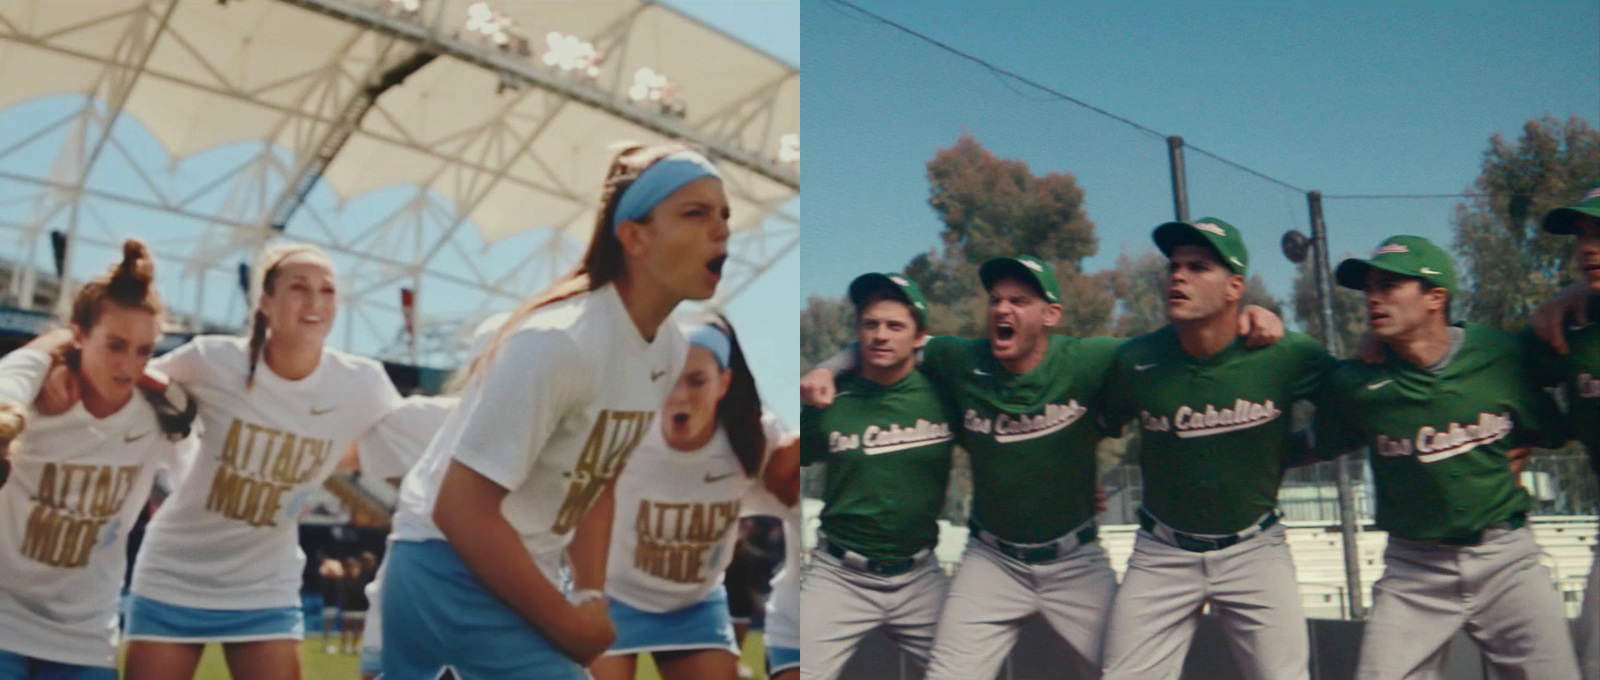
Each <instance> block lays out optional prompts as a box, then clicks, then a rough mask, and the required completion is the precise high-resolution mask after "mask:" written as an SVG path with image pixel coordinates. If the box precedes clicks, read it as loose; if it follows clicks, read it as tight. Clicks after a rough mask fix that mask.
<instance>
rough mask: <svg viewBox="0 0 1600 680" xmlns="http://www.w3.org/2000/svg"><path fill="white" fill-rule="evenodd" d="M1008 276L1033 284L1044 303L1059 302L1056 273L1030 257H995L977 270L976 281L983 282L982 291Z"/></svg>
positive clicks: (1059, 286)
mask: <svg viewBox="0 0 1600 680" xmlns="http://www.w3.org/2000/svg"><path fill="white" fill-rule="evenodd" d="M1008 276H1014V277H1019V278H1021V279H1022V280H1023V281H1024V282H1029V281H1031V282H1033V285H1034V287H1036V288H1038V289H1039V294H1040V295H1042V296H1044V301H1045V302H1049V303H1052V304H1060V302H1061V284H1060V283H1057V282H1056V273H1055V272H1053V271H1050V265H1047V264H1045V263H1044V262H1043V261H1041V260H1040V259H1039V258H1037V257H1034V256H1032V255H1018V256H1016V257H997V258H994V259H992V260H989V261H988V262H985V263H983V266H982V267H979V268H978V279H979V280H981V281H983V289H984V290H989V289H990V288H993V287H994V282H995V281H998V280H1000V279H1003V278H1006V277H1008Z"/></svg>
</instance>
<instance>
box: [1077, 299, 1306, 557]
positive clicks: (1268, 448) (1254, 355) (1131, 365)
mask: <svg viewBox="0 0 1600 680" xmlns="http://www.w3.org/2000/svg"><path fill="white" fill-rule="evenodd" d="M1333 362H1334V360H1333V357H1331V356H1329V355H1328V353H1327V351H1326V350H1324V349H1323V348H1322V346H1321V345H1319V344H1317V342H1316V341H1315V340H1313V339H1311V337H1310V336H1308V335H1305V334H1303V333H1288V334H1287V335H1285V336H1284V338H1283V340H1281V341H1279V342H1278V343H1277V344H1274V345H1272V346H1270V347H1262V348H1259V349H1249V348H1246V347H1245V346H1244V342H1243V340H1241V339H1239V338H1235V339H1234V340H1233V342H1232V343H1230V344H1229V345H1228V346H1227V347H1226V348H1224V349H1223V350H1222V351H1220V352H1218V353H1217V354H1215V355H1213V356H1210V357H1205V358H1200V357H1195V356H1192V355H1190V354H1189V353H1188V352H1185V351H1184V349H1183V347H1182V346H1181V345H1180V344H1179V342H1178V333H1177V328H1176V327H1174V326H1170V325H1169V326H1167V327H1165V328H1162V329H1161V330H1158V331H1155V332H1154V333H1150V334H1148V335H1143V336H1140V337H1138V338H1134V339H1133V340H1130V341H1129V342H1128V343H1127V344H1125V345H1123V346H1122V348H1121V350H1120V351H1118V352H1117V355H1116V358H1115V359H1114V360H1113V362H1112V367H1111V371H1110V373H1109V375H1107V377H1106V389H1105V408H1106V414H1107V424H1108V425H1109V426H1112V427H1114V428H1116V429H1118V430H1120V428H1121V426H1122V424H1123V423H1126V422H1128V421H1130V420H1131V421H1136V427H1139V428H1140V430H1141V442H1140V445H1139V466H1140V469H1141V471H1142V472H1143V476H1144V505H1145V507H1146V508H1148V509H1149V510H1150V512H1151V513H1153V514H1154V515H1155V516H1156V517H1158V518H1160V519H1161V520H1162V521H1163V522H1166V523H1167V524H1170V525H1172V526H1173V527H1174V528H1176V529H1178V530H1180V531H1186V532H1192V533H1202V534H1227V533H1234V532H1237V531H1240V530H1242V529H1244V528H1246V527H1248V526H1249V525H1250V524H1251V523H1252V522H1254V521H1255V520H1256V519H1258V518H1259V517H1261V516H1262V515H1264V514H1266V513H1267V512H1269V511H1271V510H1272V509H1273V508H1274V507H1276V506H1277V501H1278V485H1279V484H1280V483H1281V482H1282V479H1283V459H1284V458H1285V457H1286V454H1287V453H1289V451H1290V448H1291V447H1292V446H1293V445H1294V443H1293V442H1292V441H1291V439H1292V438H1291V437H1290V427H1291V422H1290V421H1291V417H1290V414H1291V407H1292V405H1293V404H1294V402H1295V401H1296V400H1299V399H1313V398H1315V397H1317V394H1318V391H1319V389H1320V387H1321V384H1322V380H1323V379H1324V378H1325V376H1326V374H1327V371H1328V370H1329V369H1330V368H1331V367H1332V366H1333Z"/></svg>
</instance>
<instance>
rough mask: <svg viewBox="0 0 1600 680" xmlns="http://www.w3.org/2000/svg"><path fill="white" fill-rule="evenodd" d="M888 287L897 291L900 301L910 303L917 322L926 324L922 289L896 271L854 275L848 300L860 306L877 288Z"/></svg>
mask: <svg viewBox="0 0 1600 680" xmlns="http://www.w3.org/2000/svg"><path fill="white" fill-rule="evenodd" d="M883 289H889V290H893V291H895V292H897V293H899V295H898V296H896V297H898V298H900V301H901V302H904V303H906V304H908V305H911V313H912V314H914V315H916V317H917V323H920V324H922V325H923V326H927V325H928V301H927V300H926V299H924V298H923V297H922V289H921V288H919V287H917V282H916V281H912V280H911V279H908V278H906V277H904V276H901V275H900V274H897V273H893V272H891V273H887V274H878V273H869V274H862V275H860V276H857V277H856V280H854V281H851V282H850V302H851V304H854V305H855V306H856V309H858V310H859V309H860V308H861V303H862V302H864V301H866V299H867V296H869V295H871V294H873V293H876V292H878V291H879V290H883Z"/></svg>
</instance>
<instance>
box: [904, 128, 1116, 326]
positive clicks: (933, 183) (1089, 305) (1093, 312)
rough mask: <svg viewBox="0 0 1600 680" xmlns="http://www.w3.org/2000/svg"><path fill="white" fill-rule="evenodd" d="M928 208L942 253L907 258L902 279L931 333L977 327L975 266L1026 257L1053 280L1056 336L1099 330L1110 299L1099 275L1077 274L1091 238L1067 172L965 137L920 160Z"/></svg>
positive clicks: (979, 293) (1090, 250)
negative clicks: (913, 286)
mask: <svg viewBox="0 0 1600 680" xmlns="http://www.w3.org/2000/svg"><path fill="white" fill-rule="evenodd" d="M928 187H929V188H928V205H929V206H930V207H932V208H933V211H934V213H936V214H937V215H938V217H939V220H940V222H941V223H942V224H943V225H944V229H943V230H942V231H941V232H940V233H939V238H940V241H941V242H942V243H943V244H944V252H943V253H939V252H931V251H930V252H927V253H923V254H921V255H918V256H917V257H915V258H913V259H912V261H911V262H910V263H909V264H908V265H907V267H906V270H905V272H906V276H908V277H910V278H911V279H913V280H915V281H916V282H917V284H918V285H920V286H922V290H923V293H924V294H925V295H926V296H927V297H928V304H929V307H931V309H930V318H931V320H932V323H931V324H930V326H931V327H932V329H933V330H935V331H936V332H940V333H948V334H952V335H963V336H968V337H975V336H982V335H984V334H985V333H986V329H985V325H984V321H983V319H984V309H985V307H986V305H987V296H986V295H985V294H984V291H983V286H982V284H981V282H979V280H978V266H979V265H981V264H983V263H984V262H986V261H988V260H989V259H990V258H994V257H1000V256H1005V255H1017V254H1028V255H1033V256H1034V257H1037V258H1039V259H1040V260H1043V261H1045V262H1046V263H1048V264H1050V266H1051V268H1052V269H1053V271H1054V272H1055V275H1056V280H1057V281H1058V282H1059V283H1060V284H1061V295H1062V298H1063V299H1062V307H1063V311H1064V312H1065V314H1063V317H1062V322H1061V324H1060V325H1058V326H1057V327H1056V331H1057V332H1060V333H1069V334H1073V335H1097V334H1103V333H1105V332H1107V331H1108V330H1109V329H1108V326H1107V323H1108V321H1109V320H1110V318H1111V312H1112V308H1113V307H1114V305H1115V302H1116V300H1115V298H1114V297H1113V295H1112V291H1111V287H1112V277H1111V276H1110V274H1109V273H1102V274H1094V275H1088V274H1084V273H1083V269H1082V266H1083V259H1084V258H1086V257H1089V256H1090V255H1093V254H1095V251H1096V249H1097V248H1098V247H1099V241H1098V239H1097V238H1096V237H1095V233H1094V222H1093V221H1092V220H1090V219H1089V215H1088V213H1087V212H1085V211H1084V209H1083V189H1082V188H1080V187H1079V186H1078V183H1077V180H1076V179H1075V178H1074V177H1073V176H1072V175H1071V174H1070V173H1057V172H1052V173H1049V174H1046V175H1043V176H1038V175H1034V174H1033V173H1032V172H1031V171H1030V170H1029V168H1028V164H1027V163H1025V162H1023V161H1019V160H1011V159H1003V158H999V157H996V156H995V155H994V154H993V153H990V152H989V150H988V149H985V148H984V147H983V145H981V144H979V143H978V141H977V139H976V138H974V137H973V136H972V135H970V134H962V135H961V136H960V137H958V138H957V139H956V143H955V144H954V145H953V146H950V147H947V148H943V149H940V150H939V152H938V153H937V154H935V155H934V157H933V159H932V160H930V161H928Z"/></svg>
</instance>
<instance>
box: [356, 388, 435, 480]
mask: <svg viewBox="0 0 1600 680" xmlns="http://www.w3.org/2000/svg"><path fill="white" fill-rule="evenodd" d="M459 403H461V398H460V397H457V396H446V397H429V396H422V395H415V396H410V397H406V398H405V399H404V400H403V401H401V402H400V404H399V405H398V406H396V407H395V408H394V410H392V411H390V412H389V414H388V415H386V416H384V417H383V423H382V424H381V425H379V426H378V427H376V428H373V429H372V430H371V431H370V432H368V433H367V434H366V435H365V436H363V437H362V438H361V442H360V443H359V444H357V445H356V455H358V456H359V457H360V458H361V474H362V475H363V476H365V477H370V478H373V479H397V478H401V477H404V476H405V475H406V473H407V472H409V471H410V470H411V468H412V467H413V466H415V465H416V464H417V461H419V460H422V454H423V452H425V451H427V450H428V444H429V443H430V442H432V441H433V436H434V435H436V434H438V433H439V428H440V427H443V426H444V419H445V417H446V416H448V415H450V411H451V410H452V409H454V408H455V407H456V404H459Z"/></svg>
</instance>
